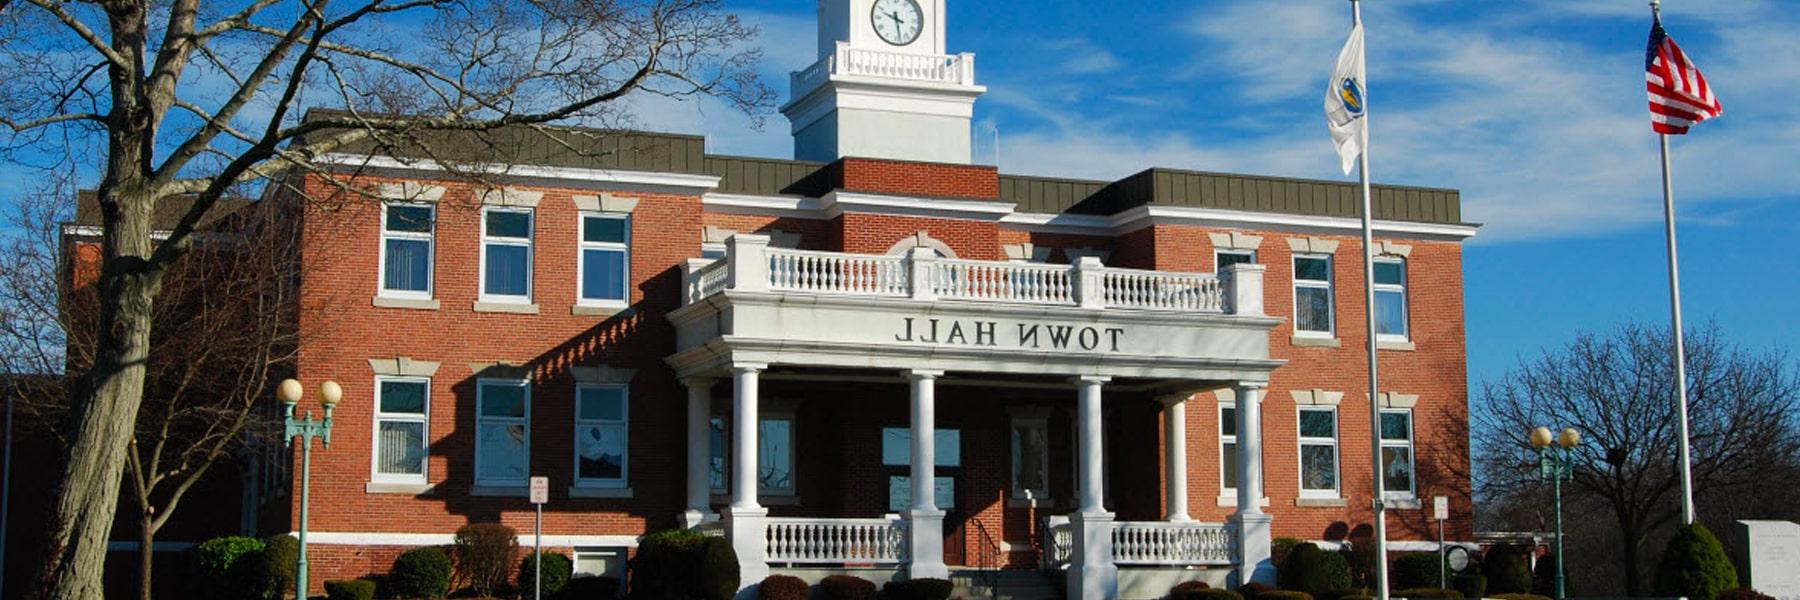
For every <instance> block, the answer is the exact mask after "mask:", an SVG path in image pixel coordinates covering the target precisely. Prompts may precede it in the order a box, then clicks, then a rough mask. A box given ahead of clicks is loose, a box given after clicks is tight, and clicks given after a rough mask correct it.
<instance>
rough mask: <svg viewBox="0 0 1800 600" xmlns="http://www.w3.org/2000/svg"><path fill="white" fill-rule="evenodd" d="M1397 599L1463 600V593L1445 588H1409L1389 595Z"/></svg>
mask: <svg viewBox="0 0 1800 600" xmlns="http://www.w3.org/2000/svg"><path fill="white" fill-rule="evenodd" d="M1389 595H1390V596H1393V597H1395V598H1409V599H1410V598H1432V599H1437V600H1462V599H1463V595H1462V592H1459V591H1456V590H1451V589H1444V588H1409V589H1403V590H1400V591H1398V592H1393V593H1392V594H1389Z"/></svg>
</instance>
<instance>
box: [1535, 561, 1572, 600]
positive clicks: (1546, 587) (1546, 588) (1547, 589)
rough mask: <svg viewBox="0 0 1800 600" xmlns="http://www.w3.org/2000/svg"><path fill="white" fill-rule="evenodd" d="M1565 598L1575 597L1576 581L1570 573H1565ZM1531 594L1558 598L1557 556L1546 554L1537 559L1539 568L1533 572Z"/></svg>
mask: <svg viewBox="0 0 1800 600" xmlns="http://www.w3.org/2000/svg"><path fill="white" fill-rule="evenodd" d="M1563 590H1564V591H1565V592H1567V593H1566V594H1564V596H1574V595H1575V579H1574V578H1572V577H1569V571H1567V570H1566V569H1565V570H1564V571H1563ZM1531 593H1533V594H1537V595H1540V596H1550V597H1555V596H1556V555H1555V554H1545V555H1543V556H1541V557H1538V559H1537V567H1535V568H1533V569H1532V571H1531Z"/></svg>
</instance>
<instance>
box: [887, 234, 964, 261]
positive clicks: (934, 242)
mask: <svg viewBox="0 0 1800 600" xmlns="http://www.w3.org/2000/svg"><path fill="white" fill-rule="evenodd" d="M913 248H930V249H932V250H936V251H937V252H938V254H942V255H944V258H956V251H955V250H952V249H950V245H949V244H946V243H944V241H943V240H940V239H937V238H934V237H931V234H929V233H925V232H923V231H920V232H917V233H914V234H912V235H909V236H906V237H904V238H900V241H898V242H894V245H893V246H891V247H889V248H888V251H887V254H888V256H897V255H901V254H906V253H907V252H908V251H911V250H912V249H913Z"/></svg>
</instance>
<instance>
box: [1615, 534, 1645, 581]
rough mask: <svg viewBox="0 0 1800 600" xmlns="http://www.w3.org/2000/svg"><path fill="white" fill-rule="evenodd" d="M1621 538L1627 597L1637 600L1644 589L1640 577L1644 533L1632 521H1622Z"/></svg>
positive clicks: (1620, 555) (1622, 571) (1621, 559)
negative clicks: (1639, 567)
mask: <svg viewBox="0 0 1800 600" xmlns="http://www.w3.org/2000/svg"><path fill="white" fill-rule="evenodd" d="M1619 537H1620V540H1619V543H1620V545H1622V546H1623V548H1620V550H1623V552H1620V553H1619V560H1620V561H1621V562H1622V563H1623V564H1622V565H1621V566H1623V567H1624V568H1623V569H1621V570H1620V572H1621V573H1623V574H1624V577H1625V597H1627V598H1636V597H1638V596H1639V595H1640V594H1639V592H1640V591H1642V588H1643V582H1642V581H1641V578H1640V577H1639V576H1638V573H1639V571H1638V550H1639V548H1638V540H1639V539H1640V538H1642V537H1643V533H1642V532H1639V531H1638V527H1637V523H1635V522H1633V521H1632V520H1630V519H1621V520H1620V522H1619Z"/></svg>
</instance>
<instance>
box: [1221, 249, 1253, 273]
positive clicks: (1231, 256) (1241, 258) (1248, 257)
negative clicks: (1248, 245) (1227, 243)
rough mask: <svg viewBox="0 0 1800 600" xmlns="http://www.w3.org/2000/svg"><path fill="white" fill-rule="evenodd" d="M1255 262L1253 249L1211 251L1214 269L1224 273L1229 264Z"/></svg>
mask: <svg viewBox="0 0 1800 600" xmlns="http://www.w3.org/2000/svg"><path fill="white" fill-rule="evenodd" d="M1239 264H1251V265H1254V264H1256V251H1255V250H1217V251H1214V252H1213V265H1214V269H1213V270H1214V271H1216V272H1219V273H1224V272H1225V268H1226V267H1229V266H1231V265H1239Z"/></svg>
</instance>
